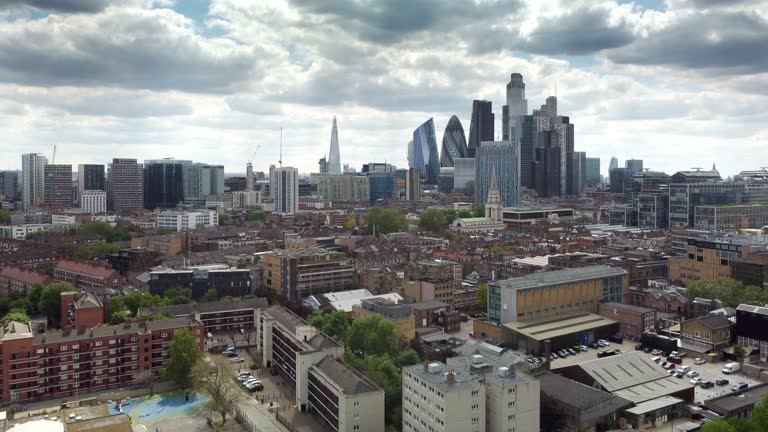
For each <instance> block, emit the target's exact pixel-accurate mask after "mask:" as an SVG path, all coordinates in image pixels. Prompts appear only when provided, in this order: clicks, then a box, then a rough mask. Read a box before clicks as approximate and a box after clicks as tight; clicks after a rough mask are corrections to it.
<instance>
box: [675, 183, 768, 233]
mask: <svg viewBox="0 0 768 432" xmlns="http://www.w3.org/2000/svg"><path fill="white" fill-rule="evenodd" d="M761 202H768V183H719V182H711V183H687V184H686V183H682V184H680V183H673V184H670V185H669V226H670V228H687V227H692V226H694V224H695V222H694V217H695V210H696V207H697V206H702V205H724V204H749V203H761Z"/></svg>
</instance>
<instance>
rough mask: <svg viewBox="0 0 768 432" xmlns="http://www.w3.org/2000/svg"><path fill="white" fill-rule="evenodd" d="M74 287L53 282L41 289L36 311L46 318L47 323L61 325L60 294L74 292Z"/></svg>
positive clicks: (64, 283)
mask: <svg viewBox="0 0 768 432" xmlns="http://www.w3.org/2000/svg"><path fill="white" fill-rule="evenodd" d="M74 289H75V288H74V287H73V286H72V285H70V284H68V283H66V282H55V283H52V284H50V285H48V286H47V287H45V289H43V291H42V292H41V293H40V301H39V302H38V304H37V310H38V311H40V313H41V314H43V315H45V316H47V317H48V321H49V322H51V323H53V324H55V325H59V324H60V323H61V293H63V292H65V291H74Z"/></svg>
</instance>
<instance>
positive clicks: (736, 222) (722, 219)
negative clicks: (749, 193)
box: [693, 204, 768, 231]
mask: <svg viewBox="0 0 768 432" xmlns="http://www.w3.org/2000/svg"><path fill="white" fill-rule="evenodd" d="M693 225H694V228H695V229H700V230H710V231H724V230H737V229H745V228H762V227H764V226H766V225H768V204H745V205H724V206H696V207H695V208H694V216H693Z"/></svg>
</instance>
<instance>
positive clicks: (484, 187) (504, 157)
mask: <svg viewBox="0 0 768 432" xmlns="http://www.w3.org/2000/svg"><path fill="white" fill-rule="evenodd" d="M475 163H476V164H477V165H476V168H477V169H476V171H475V201H476V202H478V203H485V201H486V200H487V199H488V188H489V187H490V186H491V171H493V168H495V169H496V180H497V182H498V185H499V192H500V194H501V205H502V206H503V207H511V206H514V205H517V204H519V203H520V144H519V143H517V142H514V143H513V142H510V141H488V142H484V143H482V144H481V145H480V148H478V149H477V158H475Z"/></svg>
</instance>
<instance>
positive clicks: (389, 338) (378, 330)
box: [346, 314, 397, 357]
mask: <svg viewBox="0 0 768 432" xmlns="http://www.w3.org/2000/svg"><path fill="white" fill-rule="evenodd" d="M346 342H347V347H349V349H351V350H352V351H353V352H354V353H356V354H357V355H359V356H361V357H367V356H371V355H379V354H381V355H386V354H390V353H392V352H393V351H394V350H395V348H396V347H397V344H396V343H397V334H396V332H395V326H394V324H392V322H391V321H388V320H387V319H385V318H384V317H383V316H381V315H379V314H370V315H366V316H364V317H360V318H358V319H356V320H354V321H352V325H351V326H350V327H349V330H348V331H347V337H346Z"/></svg>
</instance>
